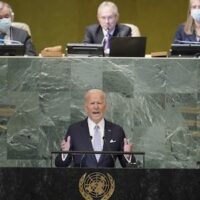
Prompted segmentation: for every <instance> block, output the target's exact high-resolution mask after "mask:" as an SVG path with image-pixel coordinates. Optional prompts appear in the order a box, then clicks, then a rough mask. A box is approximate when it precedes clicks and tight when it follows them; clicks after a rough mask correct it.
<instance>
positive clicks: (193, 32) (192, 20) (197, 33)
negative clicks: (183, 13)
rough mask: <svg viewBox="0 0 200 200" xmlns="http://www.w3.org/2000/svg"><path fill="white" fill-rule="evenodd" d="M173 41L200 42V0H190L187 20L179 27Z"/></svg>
mask: <svg viewBox="0 0 200 200" xmlns="http://www.w3.org/2000/svg"><path fill="white" fill-rule="evenodd" d="M173 43H199V44H200V0H189V8H188V16H187V20H186V22H185V23H183V24H181V25H180V26H179V27H178V29H177V32H176V34H175V38H174V42H173Z"/></svg>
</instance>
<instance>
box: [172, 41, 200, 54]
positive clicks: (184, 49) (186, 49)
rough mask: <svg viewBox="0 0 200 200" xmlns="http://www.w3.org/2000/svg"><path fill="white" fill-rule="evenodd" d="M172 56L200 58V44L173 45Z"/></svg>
mask: <svg viewBox="0 0 200 200" xmlns="http://www.w3.org/2000/svg"><path fill="white" fill-rule="evenodd" d="M170 56H185V57H188V56H190V57H191V56H193V57H199V56H200V43H188V44H172V45H171V50H170Z"/></svg>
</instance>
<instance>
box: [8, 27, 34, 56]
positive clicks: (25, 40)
mask: <svg viewBox="0 0 200 200" xmlns="http://www.w3.org/2000/svg"><path fill="white" fill-rule="evenodd" d="M10 38H11V40H16V41H19V42H21V43H22V44H24V47H25V55H29V56H36V51H35V48H34V46H33V43H32V40H31V36H30V35H29V34H28V33H27V32H26V31H25V30H23V29H19V28H16V27H13V26H11V27H10Z"/></svg>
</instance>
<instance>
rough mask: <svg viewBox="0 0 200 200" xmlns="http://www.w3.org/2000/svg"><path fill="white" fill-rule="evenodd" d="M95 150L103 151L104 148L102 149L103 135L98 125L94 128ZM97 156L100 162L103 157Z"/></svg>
mask: <svg viewBox="0 0 200 200" xmlns="http://www.w3.org/2000/svg"><path fill="white" fill-rule="evenodd" d="M93 148H94V151H101V150H102V148H101V133H100V130H99V126H98V125H96V126H95V127H94V140H93ZM95 156H96V159H97V161H99V158H100V156H101V155H100V154H95Z"/></svg>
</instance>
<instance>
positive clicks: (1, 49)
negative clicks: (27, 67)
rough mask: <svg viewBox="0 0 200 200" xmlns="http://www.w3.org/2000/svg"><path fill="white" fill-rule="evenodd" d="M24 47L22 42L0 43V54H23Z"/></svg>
mask: <svg viewBox="0 0 200 200" xmlns="http://www.w3.org/2000/svg"><path fill="white" fill-rule="evenodd" d="M24 53H25V48H24V45H23V44H9V45H7V44H1V45H0V56H24Z"/></svg>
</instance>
